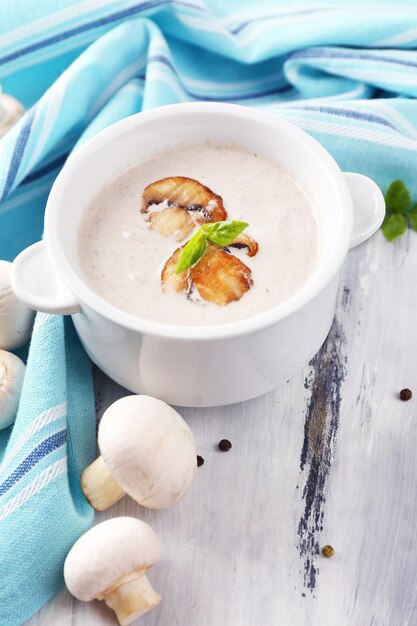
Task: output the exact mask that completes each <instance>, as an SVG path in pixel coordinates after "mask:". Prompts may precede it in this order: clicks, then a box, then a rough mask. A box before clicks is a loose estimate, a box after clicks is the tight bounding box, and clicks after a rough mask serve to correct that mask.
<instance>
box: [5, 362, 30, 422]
mask: <svg viewBox="0 0 417 626" xmlns="http://www.w3.org/2000/svg"><path fill="white" fill-rule="evenodd" d="M25 371H26V366H25V364H24V363H23V361H22V360H21V359H19V357H18V356H16V355H15V354H13V353H12V352H7V351H6V350H0V430H1V429H3V428H7V427H8V426H10V424H13V422H14V420H15V418H16V414H17V409H18V407H19V400H20V395H21V393H22V387H23V380H24V378H25Z"/></svg>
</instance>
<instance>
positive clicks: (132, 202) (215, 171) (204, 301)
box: [78, 142, 320, 325]
mask: <svg viewBox="0 0 417 626" xmlns="http://www.w3.org/2000/svg"><path fill="white" fill-rule="evenodd" d="M159 181H161V182H159ZM199 203H200V204H199ZM204 203H205V204H204ZM231 220H233V221H237V220H239V221H243V222H245V223H247V224H248V226H247V227H246V228H245V229H244V230H243V231H242V233H241V234H240V235H238V236H237V237H236V239H235V241H232V242H231V243H230V244H229V245H228V246H223V247H222V246H215V247H213V244H210V242H209V247H207V246H206V252H205V254H203V255H202V257H201V258H200V259H199V260H197V261H196V263H195V264H194V265H193V267H194V270H193V269H192V268H190V269H186V270H184V271H183V272H182V273H180V274H176V273H175V272H170V271H169V266H170V265H172V266H173V265H174V263H175V261H176V260H178V259H177V257H178V256H179V252H176V251H177V250H179V248H181V247H182V246H184V245H185V244H186V243H187V241H189V240H190V239H191V237H192V236H193V235H194V234H195V233H196V231H198V230H199V228H200V227H201V225H202V223H203V222H204V223H210V224H212V223H215V222H218V221H226V223H229V222H230V221H231ZM319 230H320V227H319V224H318V220H317V219H316V212H315V209H314V207H313V205H312V202H311V200H310V199H309V197H308V195H307V193H306V192H305V191H304V190H303V189H302V187H301V186H300V185H299V184H298V183H297V182H296V181H295V180H294V178H293V177H292V176H290V174H289V173H288V172H286V171H285V169H284V168H283V167H282V166H279V165H277V164H276V163H273V162H272V161H270V160H269V159H266V158H265V157H263V156H261V155H257V154H254V153H251V152H249V151H247V150H244V149H242V148H240V147H239V146H238V145H224V144H223V145H221V144H220V145H219V144H213V143H207V142H206V143H202V144H196V145H177V146H175V147H174V148H170V149H167V150H164V151H163V152H160V153H157V154H155V155H154V156H151V157H149V158H147V159H145V160H143V161H141V162H140V163H138V164H137V165H136V166H134V167H133V168H131V169H129V170H127V171H126V172H124V173H123V174H122V175H121V176H119V177H117V178H116V179H115V180H113V181H110V182H109V183H108V184H107V185H105V186H104V187H103V188H102V189H100V190H99V191H98V193H97V194H96V195H95V196H94V198H93V199H92V201H91V202H90V203H89V205H88V206H87V207H86V209H85V212H84V215H83V218H82V220H81V224H80V228H79V235H78V252H79V257H80V262H81V267H82V270H83V273H84V275H85V278H86V281H87V282H88V284H89V285H91V287H92V288H93V289H94V290H95V291H96V292H97V293H98V294H99V295H101V296H102V297H103V298H105V299H106V300H107V301H108V302H110V303H111V304H114V305H115V306H117V307H119V308H121V309H123V310H125V311H127V312H129V313H132V314H133V315H137V316H139V317H144V318H146V319H152V320H154V321H158V322H163V323H166V324H180V325H182V324H184V325H205V324H220V323H224V322H232V321H235V320H238V319H242V318H245V317H250V316H252V315H255V314H256V313H260V312H262V311H264V310H266V309H268V308H271V307H273V306H276V305H277V304H279V303H280V302H283V301H284V300H286V299H287V298H289V297H290V296H291V295H292V294H293V293H295V292H296V291H297V290H298V289H299V288H300V287H301V285H303V283H304V282H305V281H306V280H307V278H308V276H309V275H310V273H311V271H312V269H313V267H314V265H315V263H316V258H317V254H318V248H319V243H318V242H319ZM220 248H222V250H221V249H220ZM171 259H172V260H171Z"/></svg>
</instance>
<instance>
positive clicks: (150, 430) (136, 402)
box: [98, 396, 197, 509]
mask: <svg viewBox="0 0 417 626" xmlns="http://www.w3.org/2000/svg"><path fill="white" fill-rule="evenodd" d="M98 444H99V447H100V452H101V454H102V457H103V460H104V463H105V464H106V466H107V469H108V470H109V472H110V473H111V474H112V475H113V477H114V478H115V479H116V481H117V482H118V483H119V484H120V486H121V488H122V489H123V490H124V491H125V492H126V493H127V494H129V495H130V496H131V497H132V498H133V499H134V500H136V501H137V502H139V504H142V505H143V506H145V507H147V508H151V509H163V508H166V507H169V506H171V505H172V504H175V502H177V501H178V500H180V498H182V496H184V495H185V493H186V492H187V491H188V489H189V487H190V485H191V483H192V480H193V477H194V473H195V470H196V467H197V450H196V445H195V442H194V438H193V435H192V432H191V430H190V429H189V427H188V425H187V424H186V422H185V421H184V420H183V419H182V417H181V416H180V415H179V413H177V411H175V410H174V409H173V408H172V407H170V406H169V405H168V404H166V403H165V402H163V401H162V400H157V399H156V398H151V397H150V396H127V397H125V398H121V399H120V400H117V401H116V402H115V403H114V404H112V405H111V406H110V407H109V408H108V409H107V410H106V411H105V413H104V415H103V417H102V419H101V422H100V428H99V433H98Z"/></svg>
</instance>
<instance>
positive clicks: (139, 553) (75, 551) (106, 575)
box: [64, 517, 161, 626]
mask: <svg viewBox="0 0 417 626" xmlns="http://www.w3.org/2000/svg"><path fill="white" fill-rule="evenodd" d="M159 559H160V545H159V540H158V537H157V536H156V534H155V533H154V531H153V530H152V528H151V527H150V526H148V524H145V522H142V521H141V520H137V519H134V518H133V517H115V518H114V519H110V520H107V521H106V522H102V523H101V524H97V526H93V528H91V529H90V530H89V531H87V532H86V533H85V535H83V536H82V537H80V539H78V541H76V543H75V544H74V545H73V547H72V548H71V550H70V551H69V553H68V556H67V558H66V560H65V564H64V578H65V584H66V585H67V587H68V590H69V591H70V592H71V593H72V595H73V596H75V597H76V598H78V600H82V601H83V602H89V601H91V600H104V601H105V603H106V604H107V605H108V606H109V607H110V608H111V609H113V611H115V613H116V615H117V619H118V620H119V623H120V624H121V625H122V626H127V624H131V623H132V622H134V621H135V620H136V619H138V618H139V617H141V616H142V615H144V614H145V613H147V612H148V611H150V610H151V609H153V608H154V607H155V606H157V605H158V604H159V603H160V602H161V597H160V596H159V595H158V594H157V592H156V591H155V589H154V588H153V587H152V585H151V584H150V582H149V580H148V579H147V577H146V576H145V573H146V572H147V571H148V570H149V569H150V568H151V567H153V566H154V565H155V563H157V562H158V561H159Z"/></svg>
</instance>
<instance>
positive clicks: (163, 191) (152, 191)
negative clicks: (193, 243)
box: [141, 176, 227, 241]
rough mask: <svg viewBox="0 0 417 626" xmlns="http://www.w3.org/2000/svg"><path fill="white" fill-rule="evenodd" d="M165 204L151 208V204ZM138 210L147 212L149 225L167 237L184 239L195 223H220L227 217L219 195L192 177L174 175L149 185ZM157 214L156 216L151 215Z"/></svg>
mask: <svg viewBox="0 0 417 626" xmlns="http://www.w3.org/2000/svg"><path fill="white" fill-rule="evenodd" d="M161 203H164V204H166V205H167V207H166V208H164V209H162V210H158V209H157V210H156V211H152V206H156V207H158V205H161ZM141 213H145V214H148V218H147V219H148V221H149V222H150V224H151V228H152V229H153V230H156V231H157V232H159V233H160V234H161V235H164V236H165V237H169V236H170V235H172V234H174V233H176V235H177V239H178V240H179V241H181V240H182V239H185V237H187V236H188V235H189V234H190V232H191V231H192V230H193V228H194V227H195V225H196V224H204V223H207V222H221V221H224V220H225V219H227V212H226V210H225V208H224V206H223V200H222V198H221V196H218V195H217V194H215V193H214V192H213V191H211V189H209V188H208V187H205V186H204V185H202V184H201V183H199V182H198V181H197V180H194V179H193V178H186V177H184V176H174V177H170V178H162V179H161V180H158V181H156V182H154V183H151V184H150V185H148V186H147V187H146V188H145V190H144V192H143V196H142V208H141ZM154 216H157V217H154Z"/></svg>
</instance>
